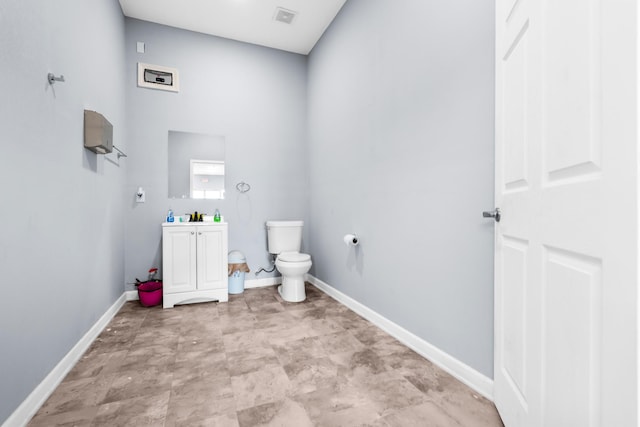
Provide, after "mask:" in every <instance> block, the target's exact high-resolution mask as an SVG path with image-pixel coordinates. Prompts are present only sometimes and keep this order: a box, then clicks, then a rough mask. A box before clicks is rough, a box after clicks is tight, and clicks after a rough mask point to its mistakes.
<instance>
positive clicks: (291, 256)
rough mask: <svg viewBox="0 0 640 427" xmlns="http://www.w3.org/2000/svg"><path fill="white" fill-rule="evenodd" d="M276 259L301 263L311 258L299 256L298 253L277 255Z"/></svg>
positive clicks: (304, 255)
mask: <svg viewBox="0 0 640 427" xmlns="http://www.w3.org/2000/svg"><path fill="white" fill-rule="evenodd" d="M278 259H279V260H280V261H284V262H303V261H309V260H310V259H311V256H310V255H309V254H301V253H300V252H282V253H281V254H280V255H278Z"/></svg>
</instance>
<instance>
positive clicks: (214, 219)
mask: <svg viewBox="0 0 640 427" xmlns="http://www.w3.org/2000/svg"><path fill="white" fill-rule="evenodd" d="M220 219H221V217H220V211H219V210H218V209H216V213H215V214H213V222H220Z"/></svg>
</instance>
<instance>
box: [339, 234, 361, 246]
mask: <svg viewBox="0 0 640 427" xmlns="http://www.w3.org/2000/svg"><path fill="white" fill-rule="evenodd" d="M342 240H344V244H345V245H347V246H356V245H357V244H358V236H356V235H355V234H345V235H344V238H343V239H342Z"/></svg>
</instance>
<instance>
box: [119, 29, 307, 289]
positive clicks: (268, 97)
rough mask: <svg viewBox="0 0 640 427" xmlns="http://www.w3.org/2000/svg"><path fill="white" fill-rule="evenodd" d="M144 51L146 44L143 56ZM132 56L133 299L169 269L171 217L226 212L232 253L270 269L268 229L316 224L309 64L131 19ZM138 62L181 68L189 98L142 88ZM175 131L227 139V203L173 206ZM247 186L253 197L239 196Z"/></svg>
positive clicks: (129, 275) (129, 277) (129, 247)
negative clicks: (138, 285) (165, 243)
mask: <svg viewBox="0 0 640 427" xmlns="http://www.w3.org/2000/svg"><path fill="white" fill-rule="evenodd" d="M138 41H141V42H144V43H145V44H146V52H145V53H143V54H139V53H136V42H138ZM125 50H126V55H127V83H126V90H127V117H128V122H129V132H128V136H129V139H130V140H131V141H133V142H134V143H132V147H131V148H130V149H129V152H128V153H127V154H128V155H129V157H128V158H127V161H128V177H127V184H128V185H127V194H128V203H127V207H126V212H127V213H126V217H127V223H126V230H127V233H126V235H127V239H126V259H127V265H126V281H127V282H128V284H127V289H132V286H131V284H130V283H131V282H133V281H134V278H135V277H138V278H141V276H142V277H143V276H145V275H146V272H147V270H148V269H149V268H151V267H159V268H161V264H162V263H161V253H162V251H161V237H162V230H161V226H160V224H161V223H162V222H163V221H164V219H165V217H166V213H167V210H168V209H169V208H170V207H171V208H172V209H173V210H174V212H175V213H176V214H181V213H185V212H193V211H196V210H197V211H198V212H205V213H208V214H213V212H214V211H215V209H216V208H218V209H220V212H221V213H222V215H223V216H224V217H225V220H226V221H227V222H228V223H229V249H238V250H241V251H243V252H244V253H245V255H246V256H247V260H248V263H249V266H250V268H251V270H252V271H253V272H255V271H256V270H257V269H258V267H259V266H267V265H268V264H269V256H268V253H267V246H266V231H265V227H264V223H265V221H266V220H268V219H303V220H307V219H308V218H307V212H308V200H309V196H308V193H309V191H308V190H309V188H308V179H307V176H308V174H307V162H306V161H307V145H306V142H305V139H306V104H307V98H306V84H307V82H306V72H307V67H306V63H307V58H306V57H305V56H302V55H297V54H292V53H286V52H283V51H278V50H273V49H267V48H264V47H259V46H253V45H249V44H245V43H240V42H235V41H231V40H227V39H222V38H217V37H212V36H207V35H204V34H199V33H193V32H189V31H183V30H178V29H175V28H171V27H166V26H162V25H157V24H151V23H148V22H144V21H139V20H135V19H126V48H125ZM137 62H144V63H149V64H154V65H162V66H168V67H174V68H177V69H178V71H179V75H180V92H179V93H172V92H164V91H159V90H152V89H144V88H138V87H136V64H137ZM169 130H173V131H185V132H195V133H201V134H209V135H222V136H224V137H225V145H226V147H225V161H226V164H225V167H226V176H225V180H226V192H227V193H226V198H225V200H220V201H215V200H214V201H203V200H176V199H169V198H168V194H167V173H168V171H167V163H168V158H167V153H168V149H167V135H168V131H169ZM240 181H245V182H248V183H249V184H250V185H251V191H249V192H248V193H245V194H244V195H242V194H240V193H238V192H237V191H236V190H235V185H236V184H237V183H238V182H240ZM138 187H143V188H144V189H145V190H146V199H147V201H146V203H144V204H138V203H135V192H136V190H137V188H138ZM253 272H252V273H249V274H248V275H247V279H251V278H254V277H255V276H254V273H253ZM273 274H275V273H273ZM268 276H269V275H268V274H265V273H263V274H261V275H260V276H259V278H263V277H268Z"/></svg>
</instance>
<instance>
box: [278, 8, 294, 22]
mask: <svg viewBox="0 0 640 427" xmlns="http://www.w3.org/2000/svg"><path fill="white" fill-rule="evenodd" d="M297 14H298V12H294V11H293V10H289V9H285V8H283V7H277V8H276V13H275V15H274V17H273V19H274V21H278V22H284V23H285V24H291V23H292V22H293V18H295V17H296V15H297Z"/></svg>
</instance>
